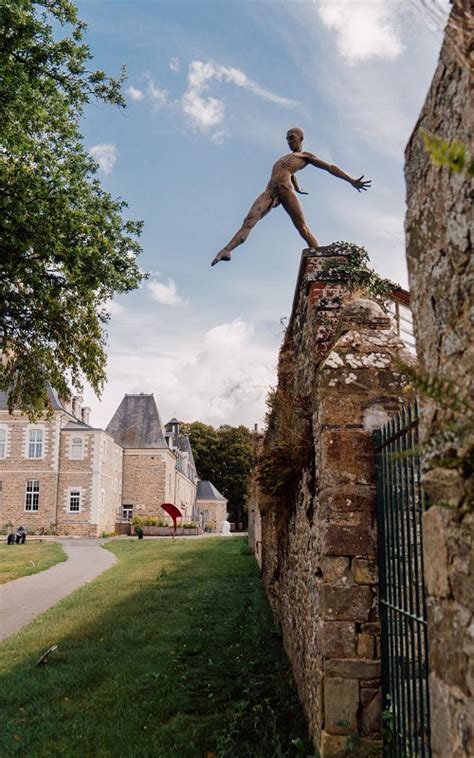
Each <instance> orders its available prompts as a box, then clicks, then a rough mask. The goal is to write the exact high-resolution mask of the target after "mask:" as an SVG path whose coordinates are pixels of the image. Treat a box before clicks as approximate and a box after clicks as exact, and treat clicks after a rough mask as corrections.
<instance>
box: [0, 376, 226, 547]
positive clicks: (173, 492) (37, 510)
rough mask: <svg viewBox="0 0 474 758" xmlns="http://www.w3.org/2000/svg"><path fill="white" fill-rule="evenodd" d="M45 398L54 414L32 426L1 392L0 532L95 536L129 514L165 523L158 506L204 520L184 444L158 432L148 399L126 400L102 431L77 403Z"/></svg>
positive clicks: (169, 432)
mask: <svg viewBox="0 0 474 758" xmlns="http://www.w3.org/2000/svg"><path fill="white" fill-rule="evenodd" d="M48 395H49V401H50V406H51V414H50V415H49V416H46V415H45V416H44V417H42V418H41V419H40V420H39V421H37V422H34V423H32V422H30V421H29V419H28V418H27V417H26V416H25V415H23V414H22V413H21V412H19V411H14V412H13V413H12V414H10V413H9V411H8V407H7V397H6V395H5V393H0V527H2V528H4V529H10V528H16V527H18V526H19V525H20V524H22V525H24V526H25V527H26V529H27V531H29V532H32V531H40V532H41V531H44V532H50V531H57V532H59V533H65V534H71V535H78V536H79V535H80V536H85V537H98V536H101V535H102V534H103V533H104V532H106V533H110V532H114V531H115V528H116V524H117V523H118V522H121V521H123V520H129V519H131V518H132V517H133V516H141V517H144V518H146V517H155V518H157V519H161V520H163V521H165V522H167V521H168V516H167V515H166V513H165V512H164V511H163V510H162V509H161V504H162V503H174V504H175V505H177V506H178V508H179V509H180V510H181V513H182V520H183V522H186V521H191V520H198V519H200V520H202V518H205V516H206V515H207V514H203V515H202V516H201V510H200V508H199V504H198V502H197V501H196V491H197V486H198V474H197V471H196V465H195V462H194V458H193V453H192V450H191V445H190V442H189V438H188V437H187V436H186V435H183V434H181V432H180V428H179V423H178V421H177V420H176V419H172V420H171V421H170V422H169V424H167V425H166V427H164V426H163V423H162V421H161V417H160V413H159V411H158V407H157V405H156V401H155V398H154V396H153V395H152V394H144V393H140V394H136V395H125V396H124V398H123V400H122V401H121V403H120V405H119V407H118V408H117V410H116V412H115V414H114V416H113V418H112V420H111V421H110V423H109V425H108V426H107V429H106V430H105V431H104V430H103V429H97V428H95V427H93V426H91V425H90V423H89V409H88V408H84V407H82V398H81V397H79V396H75V397H73V398H72V400H71V402H70V403H65V402H63V401H62V400H61V399H60V398H59V397H58V395H57V393H56V392H55V391H54V390H53V389H51V388H50V389H49V390H48ZM216 492H217V491H216ZM218 494H219V493H218ZM221 497H222V496H221ZM222 500H223V502H224V503H225V502H226V501H225V499H224V498H222ZM224 511H225V508H224ZM223 518H225V512H224V515H223Z"/></svg>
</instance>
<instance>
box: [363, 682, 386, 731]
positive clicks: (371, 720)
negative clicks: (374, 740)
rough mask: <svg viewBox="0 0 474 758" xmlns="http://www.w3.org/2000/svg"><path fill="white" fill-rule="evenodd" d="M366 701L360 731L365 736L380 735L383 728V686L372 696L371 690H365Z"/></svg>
mask: <svg viewBox="0 0 474 758" xmlns="http://www.w3.org/2000/svg"><path fill="white" fill-rule="evenodd" d="M364 701H365V702H364V703H363V704H362V707H361V711H360V717H359V720H360V733H361V734H362V735H363V736H364V737H367V736H369V735H376V736H379V735H380V732H381V729H382V688H381V687H379V689H378V690H377V691H376V692H375V694H373V695H372V697H369V690H365V692H364ZM361 702H362V693H361Z"/></svg>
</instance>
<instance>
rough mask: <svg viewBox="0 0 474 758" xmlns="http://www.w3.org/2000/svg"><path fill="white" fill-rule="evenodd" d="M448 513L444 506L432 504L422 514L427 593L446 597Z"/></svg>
mask: <svg viewBox="0 0 474 758" xmlns="http://www.w3.org/2000/svg"><path fill="white" fill-rule="evenodd" d="M448 520H449V513H448V512H447V511H446V509H445V508H442V507H440V506H432V507H431V508H429V509H428V510H427V511H426V512H425V513H424V515H423V558H424V569H425V583H426V591H427V593H428V595H434V596H436V597H447V596H448V594H449V583H448V548H447V544H446V531H447V525H448Z"/></svg>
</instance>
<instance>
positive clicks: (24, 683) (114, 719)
mask: <svg viewBox="0 0 474 758" xmlns="http://www.w3.org/2000/svg"><path fill="white" fill-rule="evenodd" d="M107 547H108V549H109V550H111V551H112V552H114V553H115V554H116V555H117V557H118V559H119V560H118V563H117V564H116V565H115V566H113V567H112V568H111V569H109V570H108V571H106V572H105V573H104V574H102V576H101V577H99V578H98V579H97V580H95V581H94V582H93V583H92V584H89V585H87V586H85V587H83V588H81V589H80V590H78V591H77V592H75V593H74V594H73V595H70V596H69V597H68V598H66V599H65V600H63V601H62V602H61V603H59V604H58V605H57V606H55V607H54V608H52V609H51V610H50V611H48V612H47V613H46V614H44V615H43V616H41V617H40V618H38V619H37V620H36V621H34V622H33V623H32V624H30V625H29V626H28V627H27V628H26V629H25V630H23V631H22V632H20V633H19V634H17V635H15V636H14V637H11V638H10V639H9V640H6V641H5V642H4V643H3V645H0V713H1V714H2V724H1V729H0V755H1V756H2V758H6V756H13V755H28V756H31V757H32V758H38V757H40V756H41V758H42V757H43V756H55V757H56V756H57V758H59V757H60V756H61V758H64V756H67V758H71V757H73V756H78V757H79V756H81V758H85V757H86V756H91V757H92V756H93V757H94V758H96V756H120V757H121V756H131V757H132V756H149V758H160V757H163V758H165V756H166V758H187V757H190V758H191V757H193V758H194V756H196V757H198V756H199V757H200V758H214V756H215V757H216V758H245V757H248V758H278V756H303V755H306V750H305V749H304V748H303V743H304V745H307V743H306V734H307V732H306V726H305V723H304V718H303V716H302V712H301V709H300V706H299V703H298V701H297V698H296V694H295V690H294V687H293V684H292V680H291V677H290V676H289V672H288V664H287V659H286V657H285V655H284V653H283V649H282V644H281V639H280V635H279V633H278V630H277V629H275V627H274V625H273V622H272V617H271V613H270V610H269V607H268V605H267V602H266V599H265V596H264V593H263V590H262V587H261V583H260V578H259V575H258V571H257V568H256V564H255V559H254V557H253V556H252V555H249V554H248V550H247V548H246V542H245V541H244V540H243V539H242V538H227V539H222V540H219V539H209V540H199V541H198V540H196V541H191V540H187V541H186V540H176V541H175V542H172V541H171V540H170V541H169V542H168V541H164V540H159V541H158V540H156V541H152V540H146V539H145V540H140V541H139V540H127V541H115V542H110V543H108V545H107ZM55 643H56V644H58V651H57V652H56V653H53V654H52V655H51V656H50V658H49V659H48V661H47V662H46V663H45V664H43V665H42V666H36V660H37V658H38V657H39V655H40V654H41V653H42V652H43V651H44V650H46V649H47V648H48V647H49V646H50V645H52V644H55ZM293 740H296V742H297V744H298V745H299V747H297V746H295V744H293V742H292V741H293ZM309 752H310V751H309Z"/></svg>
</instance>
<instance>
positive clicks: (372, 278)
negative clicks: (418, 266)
mask: <svg viewBox="0 0 474 758" xmlns="http://www.w3.org/2000/svg"><path fill="white" fill-rule="evenodd" d="M334 247H335V248H337V252H338V253H339V254H341V255H343V256H345V257H344V258H343V259H342V260H340V261H338V260H337V259H332V260H331V261H328V263H327V264H326V266H325V267H324V269H323V271H324V273H325V275H326V276H327V277H328V278H331V280H333V281H343V282H344V284H345V286H346V287H347V288H348V289H349V290H351V291H352V292H354V291H358V294H359V295H360V296H363V295H365V297H368V298H370V299H371V300H375V302H376V303H378V304H379V305H380V306H381V307H382V308H383V310H384V311H387V310H388V301H389V299H390V298H391V296H392V294H393V291H394V290H397V289H400V285H399V284H396V283H395V282H392V281H391V280H390V279H384V278H383V277H381V276H380V274H377V272H376V271H375V270H374V269H373V268H370V266H369V265H368V264H369V255H368V253H367V250H366V249H365V247H360V246H359V245H355V244H354V243H353V242H336V243H335V245H334Z"/></svg>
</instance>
